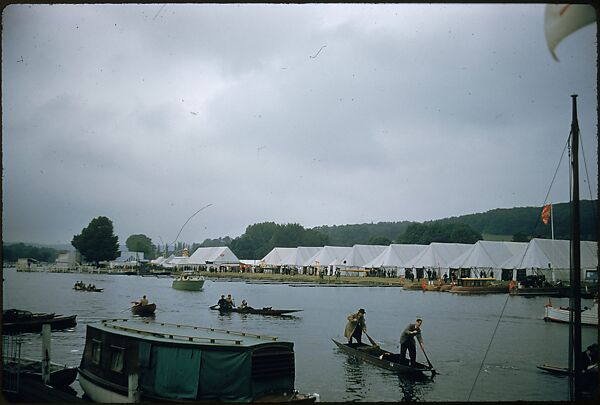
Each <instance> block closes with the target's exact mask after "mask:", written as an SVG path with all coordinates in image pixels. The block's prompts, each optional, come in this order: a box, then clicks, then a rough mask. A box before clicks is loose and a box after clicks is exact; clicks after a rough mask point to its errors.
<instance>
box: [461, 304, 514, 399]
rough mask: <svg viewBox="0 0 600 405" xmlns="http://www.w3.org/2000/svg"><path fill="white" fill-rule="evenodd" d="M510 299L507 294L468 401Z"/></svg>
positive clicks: (469, 397)
mask: <svg viewBox="0 0 600 405" xmlns="http://www.w3.org/2000/svg"><path fill="white" fill-rule="evenodd" d="M509 298H510V294H506V300H505V301H504V306H503V307H502V312H500V316H499V317H498V322H497V323H496V327H495V328H494V333H492V338H491V339H490V343H489V344H488V347H487V349H486V350H485V354H484V355H483V360H482V361H481V365H480V366H479V371H478V372H477V376H476V377H475V381H473V386H472V387H471V391H470V392H469V396H468V397H467V401H470V400H471V395H472V394H473V390H474V389H475V384H477V380H478V379H479V374H481V370H482V369H483V365H484V363H485V359H486V358H487V355H488V352H489V351H490V347H492V342H493V341H494V336H495V335H496V331H497V330H498V326H499V325H500V321H501V320H502V315H503V314H504V310H505V309H506V304H507V303H508V299H509Z"/></svg>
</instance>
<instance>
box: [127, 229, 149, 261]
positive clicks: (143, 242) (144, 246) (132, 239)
mask: <svg viewBox="0 0 600 405" xmlns="http://www.w3.org/2000/svg"><path fill="white" fill-rule="evenodd" d="M125 246H127V249H128V250H129V251H130V252H144V258H146V259H154V257H155V256H154V254H155V252H156V246H154V245H153V244H152V239H150V238H149V237H147V236H146V235H143V234H137V235H130V236H129V237H128V238H127V240H126V241H125Z"/></svg>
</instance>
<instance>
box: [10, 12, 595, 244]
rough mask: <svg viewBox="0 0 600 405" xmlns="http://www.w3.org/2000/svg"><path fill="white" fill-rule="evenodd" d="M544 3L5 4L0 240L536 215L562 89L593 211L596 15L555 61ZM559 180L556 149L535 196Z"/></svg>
mask: <svg viewBox="0 0 600 405" xmlns="http://www.w3.org/2000/svg"><path fill="white" fill-rule="evenodd" d="M544 7H545V6H544V5H541V4H539V5H503V4H495V5H479V4H475V5H460V4H457V5H445V4H438V5H435V4H434V5H429V4H413V5H407V4H396V5H394V4H364V5H354V4H338V5H319V4H306V5H287V4H281V5H277V4H270V5H254V4H250V5H242V4H230V5H207V4H187V5H186V4H183V5H180V4H166V5H164V4H148V5H133V4H131V5H52V6H47V5H10V6H8V7H7V8H5V9H4V10H3V15H2V24H3V31H2V51H3V53H2V109H3V115H2V149H3V158H2V164H3V173H2V174H3V177H2V187H3V195H2V203H3V211H2V233H3V236H2V237H3V240H4V241H5V242H18V241H23V242H38V243H69V242H70V241H71V239H72V238H73V235H75V234H77V233H79V232H81V230H82V229H83V228H84V227H86V226H87V225H88V224H89V222H90V221H91V220H92V219H93V218H95V217H97V216H100V215H104V216H107V217H109V218H110V219H111V220H112V221H113V224H114V227H115V233H116V234H117V235H118V236H119V241H120V242H121V243H124V242H125V240H126V239H127V237H128V236H129V235H131V234H138V233H143V234H146V235H147V236H149V237H150V238H152V240H153V242H155V243H161V239H162V240H164V241H165V242H172V241H173V240H174V239H175V237H176V236H177V233H178V232H179V230H180V228H181V226H182V225H183V224H184V222H185V221H186V220H187V219H188V218H189V217H190V215H192V214H193V213H194V212H196V211H197V210H198V209H200V208H201V207H203V206H205V205H207V204H212V205H211V206H210V207H208V208H206V209H205V210H203V211H201V212H200V213H199V214H197V215H196V216H195V217H194V218H192V219H191V220H190V221H189V223H188V224H187V225H186V227H185V228H184V230H183V231H182V233H181V235H180V237H179V240H182V241H187V242H201V241H203V240H204V239H205V238H215V237H219V236H226V235H228V236H231V237H237V236H240V235H241V234H242V233H243V232H244V230H245V228H246V227H247V226H248V225H251V224H254V223H258V222H263V221H275V222H277V223H300V224H301V225H303V226H305V227H314V226H318V225H334V224H337V225H341V224H348V223H364V222H371V221H373V222H379V221H401V220H411V221H425V220H431V219H437V218H443V217H449V216H457V215H463V214H469V213H475V212H484V211H487V210H490V209H494V208H510V207H515V206H541V205H542V203H543V202H544V199H545V197H546V194H547V192H548V188H549V186H550V182H551V180H552V177H553V175H554V172H555V170H556V167H557V165H558V162H559V159H560V156H561V154H562V151H563V148H564V145H565V143H566V141H567V136H568V134H569V131H570V125H571V98H570V95H571V94H573V93H577V94H579V98H578V110H579V124H580V128H581V136H582V142H583V147H584V148H585V150H584V153H585V160H586V162H587V168H588V174H589V177H590V180H591V183H592V184H588V183H587V180H586V179H585V172H584V171H582V175H583V176H584V177H582V189H581V196H582V198H590V193H589V191H588V188H589V187H591V190H592V194H593V196H594V198H595V197H596V195H597V177H598V176H597V168H598V163H597V162H598V157H597V152H596V151H597V138H596V135H597V112H596V109H597V96H596V95H597V87H596V73H597V69H596V23H594V24H591V25H588V26H586V27H584V28H582V29H581V30H579V31H577V32H575V33H574V34H572V35H570V36H569V37H567V38H565V39H564V40H563V41H562V42H561V43H560V44H559V46H558V47H557V49H556V53H557V56H558V58H559V59H560V61H559V62H556V61H554V60H553V59H552V56H551V54H550V52H549V51H548V48H547V45H546V41H545V37H544V25H543V24H544ZM581 159H582V158H581ZM581 164H582V166H583V159H582V160H581ZM568 187H569V186H568V166H567V156H566V155H565V157H564V158H563V163H562V165H561V168H560V171H559V175H558V177H557V180H556V182H555V185H554V186H553V188H552V190H551V192H550V196H549V200H551V201H554V202H565V201H568V199H569V197H568V196H569V192H568Z"/></svg>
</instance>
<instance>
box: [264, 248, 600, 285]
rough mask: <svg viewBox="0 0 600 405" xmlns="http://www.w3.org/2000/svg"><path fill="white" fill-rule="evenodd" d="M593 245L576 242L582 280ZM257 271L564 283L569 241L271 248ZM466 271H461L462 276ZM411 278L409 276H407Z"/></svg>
mask: <svg viewBox="0 0 600 405" xmlns="http://www.w3.org/2000/svg"><path fill="white" fill-rule="evenodd" d="M597 249H598V247H597V242H593V241H592V242H590V241H582V242H581V252H580V257H581V268H582V277H584V279H590V278H595V277H596V274H597V267H598V250H597ZM261 266H263V267H268V268H269V267H295V268H296V269H297V270H298V272H300V273H302V272H304V271H305V270H306V268H309V267H310V268H322V269H324V270H325V272H326V273H327V274H334V272H335V271H336V270H339V271H341V274H354V275H356V274H358V275H364V274H365V273H367V272H368V269H384V270H389V271H392V272H393V274H394V275H396V276H400V277H403V276H404V275H405V273H406V270H407V269H433V270H436V273H437V275H438V276H442V275H443V274H444V273H446V274H448V275H449V272H450V270H451V269H462V271H461V274H460V276H462V277H477V276H479V275H480V274H481V272H482V271H484V273H485V274H486V276H492V277H495V278H497V279H499V280H500V279H516V278H517V271H518V270H525V274H527V275H530V274H540V273H541V274H545V275H546V278H547V279H552V280H568V279H569V268H570V241H568V240H552V239H537V238H536V239H532V240H531V241H530V242H504V241H483V240H481V241H478V242H477V243H475V244H463V243H436V242H434V243H431V244H429V245H413V244H392V245H389V246H378V245H354V246H352V247H341V246H324V247H297V248H282V247H276V248H274V249H273V250H271V252H269V254H267V255H266V256H265V257H264V258H263V259H262V260H261ZM465 270H466V271H465ZM413 274H414V273H413Z"/></svg>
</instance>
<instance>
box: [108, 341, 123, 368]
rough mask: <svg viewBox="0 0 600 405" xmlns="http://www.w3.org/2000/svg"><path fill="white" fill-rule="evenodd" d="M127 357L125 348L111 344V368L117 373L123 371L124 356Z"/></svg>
mask: <svg viewBox="0 0 600 405" xmlns="http://www.w3.org/2000/svg"><path fill="white" fill-rule="evenodd" d="M124 357H125V348H123V347H119V346H110V369H111V370H112V371H116V372H117V373H122V372H123V358H124Z"/></svg>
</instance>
